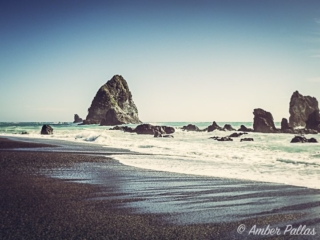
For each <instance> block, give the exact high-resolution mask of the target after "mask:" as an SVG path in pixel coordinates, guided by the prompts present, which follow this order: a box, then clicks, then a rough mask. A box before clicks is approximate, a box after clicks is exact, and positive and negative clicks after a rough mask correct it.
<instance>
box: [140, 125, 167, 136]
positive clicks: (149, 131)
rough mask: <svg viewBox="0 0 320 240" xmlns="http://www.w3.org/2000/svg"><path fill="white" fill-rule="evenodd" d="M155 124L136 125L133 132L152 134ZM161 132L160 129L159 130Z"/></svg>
mask: <svg viewBox="0 0 320 240" xmlns="http://www.w3.org/2000/svg"><path fill="white" fill-rule="evenodd" d="M155 130H156V129H155V126H152V125H151V124H141V125H139V126H137V127H136V129H135V132H136V133H137V134H151V135H153V134H154V133H155ZM159 132H161V131H159Z"/></svg>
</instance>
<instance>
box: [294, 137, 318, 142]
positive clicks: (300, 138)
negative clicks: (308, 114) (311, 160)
mask: <svg viewBox="0 0 320 240" xmlns="http://www.w3.org/2000/svg"><path fill="white" fill-rule="evenodd" d="M307 142H308V143H317V142H318V141H317V139H315V138H309V139H307V138H306V137H305V136H295V137H294V138H293V139H292V140H291V143H307Z"/></svg>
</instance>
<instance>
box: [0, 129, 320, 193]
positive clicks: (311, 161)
mask: <svg viewBox="0 0 320 240" xmlns="http://www.w3.org/2000/svg"><path fill="white" fill-rule="evenodd" d="M159 124H161V123H159ZM164 124H165V125H173V126H176V127H178V126H181V125H184V123H171V124H170V123H164ZM209 124H211V123H199V124H198V126H199V127H200V128H204V127H206V126H208V125H209ZM220 125H222V124H220ZM232 125H233V126H235V128H238V127H239V126H240V123H236V124H234V123H232ZM247 126H248V125H247ZM0 127H1V126H0ZM40 128H41V126H40V125H37V126H29V127H23V126H22V127H21V126H10V127H7V128H6V131H4V127H2V128H0V130H1V134H2V135H10V133H12V132H14V131H16V132H18V131H23V130H26V131H28V132H29V133H30V134H29V135H28V136H29V137H39V136H40V135H39V131H40ZM53 128H54V135H53V136H42V137H43V138H59V139H65V140H71V141H84V142H91V143H96V144H101V145H103V146H107V147H113V148H125V149H129V150H132V151H135V152H138V153H148V154H152V155H114V156H113V157H114V158H115V159H117V160H119V161H120V162H121V163H123V164H126V165H130V166H135V167H139V168H146V169H153V170H159V171H168V172H177V173H186V174H197V175H205V176H215V177H226V178H237V179H247V180H254V181H266V182H274V183H284V184H290V185H296V186H304V187H309V188H318V189H319V188H320V148H319V144H318V143H315V144H314V143H312V144H299V143H295V144H292V143H290V140H291V139H292V137H293V135H290V134H262V133H249V134H248V135H244V137H247V136H248V137H249V136H250V137H251V138H254V142H240V138H241V137H240V138H234V141H233V142H218V141H214V140H212V139H209V137H212V136H226V135H228V134H230V133H231V132H221V131H214V132H211V133H207V132H185V131H182V130H180V129H179V128H177V129H176V132H175V133H174V138H154V137H153V136H151V135H137V134H133V133H124V132H122V131H110V130H107V129H108V127H100V126H97V125H90V126H76V125H66V126H64V125H56V126H53ZM15 136H16V135H15ZM23 136H25V135H23ZM313 137H315V138H317V139H318V140H320V139H319V137H318V135H314V136H313Z"/></svg>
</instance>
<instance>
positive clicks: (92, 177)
mask: <svg viewBox="0 0 320 240" xmlns="http://www.w3.org/2000/svg"><path fill="white" fill-rule="evenodd" d="M17 140H19V139H18V138H16V139H11V140H9V139H5V138H1V139H0V166H1V168H0V178H1V181H0V192H1V195H0V216H1V218H0V219H1V220H0V239H266V238H268V239H269V238H270V239H319V238H320V228H319V225H320V215H319V213H320V191H319V190H315V189H308V188H301V187H294V186H286V185H280V184H269V183H262V182H261V183H260V182H250V181H241V180H234V179H220V178H209V177H201V176H191V175H184V174H174V173H165V172H157V171H152V170H143V169H137V168H133V167H129V166H124V165H122V164H120V163H119V162H117V161H115V160H112V159H111V158H108V157H106V156H108V155H110V154H135V153H131V152H128V151H125V150H123V151H122V150H115V149H107V148H102V147H98V146H94V145H84V144H83V145H81V144H72V143H65V144H62V141H54V140H45V139H43V140H37V141H36V140H32V141H33V142H25V141H17ZM23 140H26V139H23ZM29 141H30V140H29ZM84 153H86V154H84ZM240 224H245V226H246V230H245V231H244V232H243V233H241V234H240V233H238V232H237V229H238V227H239V225H240ZM254 225H257V227H261V228H266V227H267V226H268V225H270V228H276V227H279V229H280V234H278V235H277V234H273V235H271V234H265V235H261V234H260V235H253V234H249V233H248V232H249V230H250V229H251V227H252V226H254ZM287 225H292V226H293V227H296V228H298V227H299V226H300V225H306V227H308V228H312V229H313V228H314V229H315V231H316V234H315V235H301V234H300V235H293V234H291V235H290V233H287V234H286V235H284V230H285V228H286V226H287Z"/></svg>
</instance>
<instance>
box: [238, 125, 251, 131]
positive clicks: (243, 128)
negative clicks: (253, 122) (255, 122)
mask: <svg viewBox="0 0 320 240" xmlns="http://www.w3.org/2000/svg"><path fill="white" fill-rule="evenodd" d="M238 131H241V132H253V129H252V128H247V127H246V126H244V125H241V126H240V128H239V129H238Z"/></svg>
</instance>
